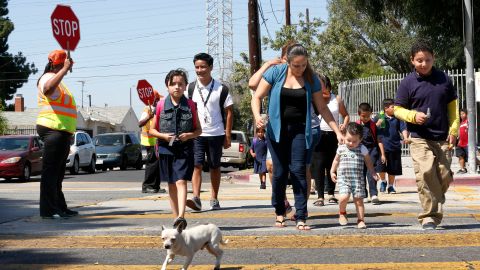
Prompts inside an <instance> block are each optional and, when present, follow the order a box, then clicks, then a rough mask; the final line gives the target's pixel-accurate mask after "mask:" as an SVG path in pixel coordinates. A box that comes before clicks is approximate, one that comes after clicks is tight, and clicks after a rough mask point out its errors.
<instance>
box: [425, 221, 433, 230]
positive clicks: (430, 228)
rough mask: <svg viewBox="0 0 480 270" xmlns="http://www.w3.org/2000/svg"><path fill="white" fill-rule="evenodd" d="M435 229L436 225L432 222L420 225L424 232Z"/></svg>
mask: <svg viewBox="0 0 480 270" xmlns="http://www.w3.org/2000/svg"><path fill="white" fill-rule="evenodd" d="M436 228H437V225H436V224H435V223H433V222H427V223H425V224H423V225H422V229H424V230H435V229H436Z"/></svg>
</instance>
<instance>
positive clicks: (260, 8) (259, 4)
mask: <svg viewBox="0 0 480 270" xmlns="http://www.w3.org/2000/svg"><path fill="white" fill-rule="evenodd" d="M258 10H259V11H260V17H262V24H263V26H265V30H267V35H268V38H269V39H272V36H271V35H270V31H268V27H267V22H266V20H265V16H264V15H263V8H262V3H261V1H259V2H258Z"/></svg>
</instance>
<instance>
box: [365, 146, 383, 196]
mask: <svg viewBox="0 0 480 270" xmlns="http://www.w3.org/2000/svg"><path fill="white" fill-rule="evenodd" d="M368 154H369V155H370V159H371V160H372V164H373V168H375V167H376V166H375V165H376V164H377V162H378V161H379V159H380V153H379V150H378V148H377V147H374V148H371V149H368ZM365 176H366V177H367V181H368V190H367V186H366V185H365V190H366V191H367V192H366V193H365V194H367V197H368V194H370V198H371V197H372V196H378V189H377V181H375V179H373V177H372V174H371V173H370V172H369V171H368V169H367V165H364V166H363V181H365Z"/></svg>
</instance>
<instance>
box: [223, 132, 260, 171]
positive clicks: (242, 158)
mask: <svg viewBox="0 0 480 270" xmlns="http://www.w3.org/2000/svg"><path fill="white" fill-rule="evenodd" d="M220 163H221V164H222V166H224V167H227V166H233V167H236V168H239V169H246V168H248V167H250V166H252V165H253V159H252V156H251V155H250V141H249V139H248V137H247V135H246V134H245V132H243V131H239V130H232V146H231V147H230V148H228V149H223V155H222V158H221V159H220Z"/></svg>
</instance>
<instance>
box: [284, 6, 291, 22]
mask: <svg viewBox="0 0 480 270" xmlns="http://www.w3.org/2000/svg"><path fill="white" fill-rule="evenodd" d="M285 25H291V22H290V0H285Z"/></svg>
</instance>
